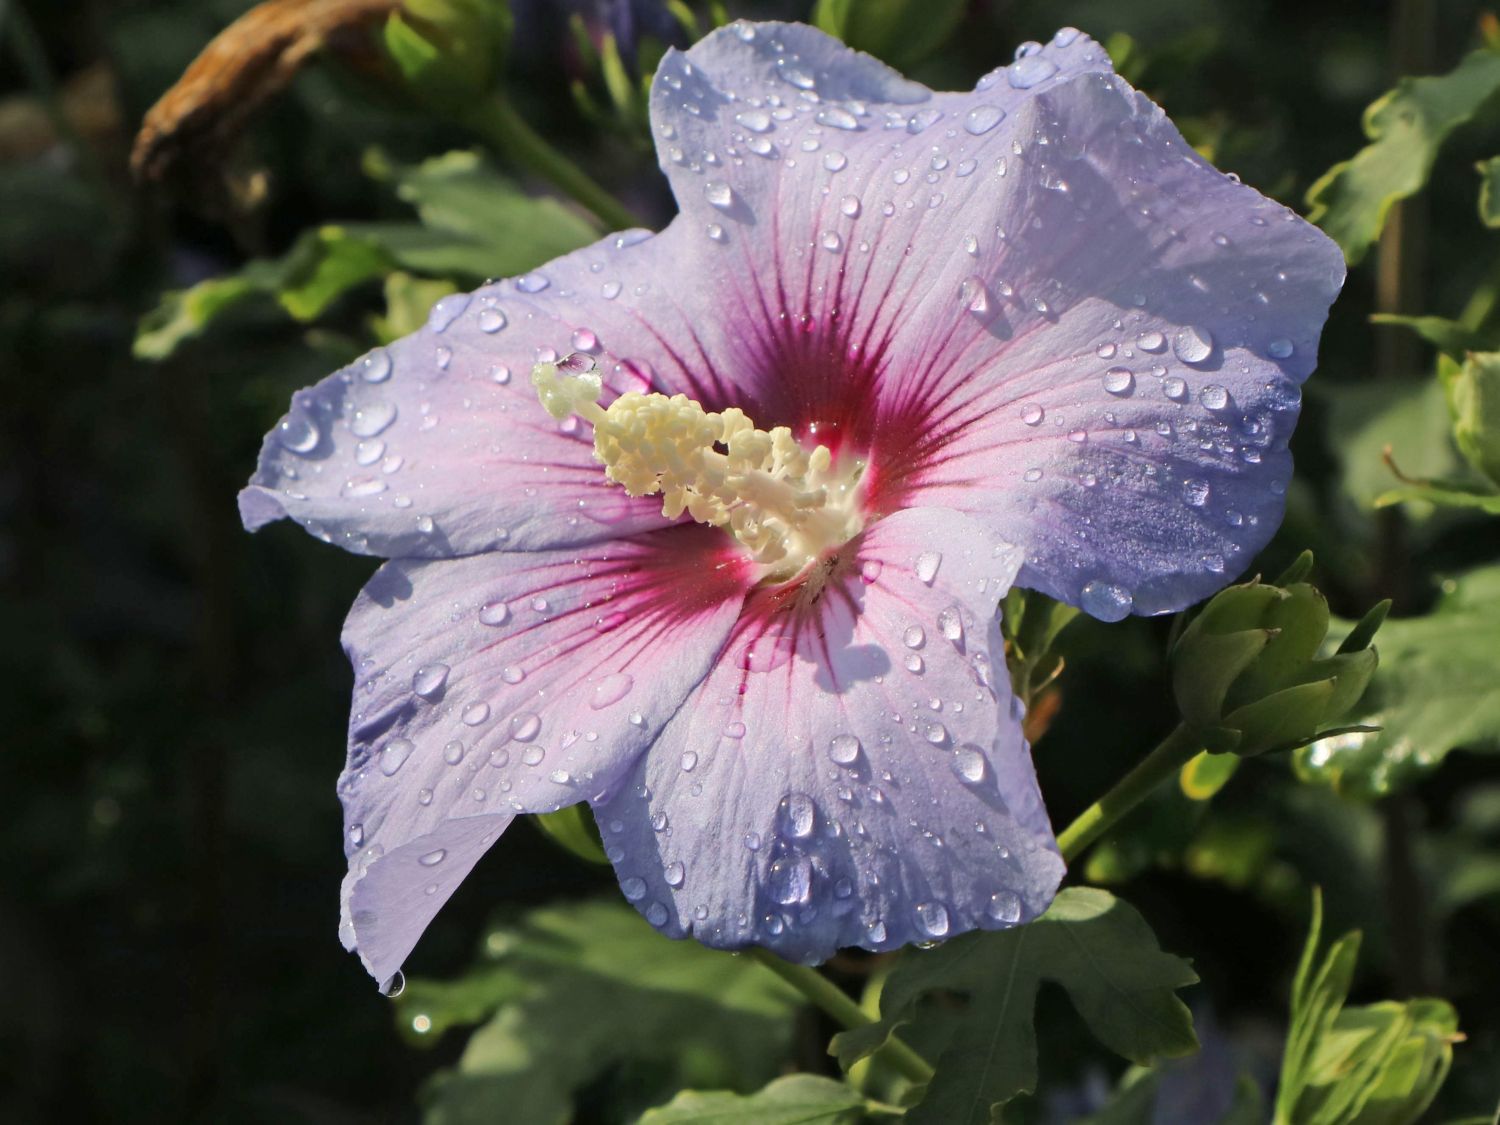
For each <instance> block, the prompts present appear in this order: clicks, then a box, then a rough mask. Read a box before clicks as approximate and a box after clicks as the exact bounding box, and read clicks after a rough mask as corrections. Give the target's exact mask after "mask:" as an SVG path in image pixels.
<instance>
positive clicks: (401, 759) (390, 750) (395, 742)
mask: <svg viewBox="0 0 1500 1125" xmlns="http://www.w3.org/2000/svg"><path fill="white" fill-rule="evenodd" d="M415 749H416V747H415V746H414V745H412V743H411V741H410V740H409V739H405V738H393V739H391V740H390V741H389V742H387V743H386V744H385V749H383V750H381V752H380V772H381V773H383V774H385V776H386V777H394V776H395V775H396V771H397V770H399V769H400V768H401V767H402V766H404V765H405V764H406V759H407V758H410V757H411V752H412V751H413V750H415Z"/></svg>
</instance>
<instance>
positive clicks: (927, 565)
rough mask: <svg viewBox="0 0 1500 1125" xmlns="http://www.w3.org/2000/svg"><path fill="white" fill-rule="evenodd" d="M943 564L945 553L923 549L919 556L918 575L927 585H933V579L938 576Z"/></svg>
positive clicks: (915, 568)
mask: <svg viewBox="0 0 1500 1125" xmlns="http://www.w3.org/2000/svg"><path fill="white" fill-rule="evenodd" d="M942 564H943V553H942V552H941V551H923V552H922V553H921V554H920V555H918V556H917V563H916V566H915V567H914V568H913V569H914V570H915V571H916V572H917V577H918V578H919V579H921V580H922V581H923V582H925V583H926V584H927V585H929V586H931V585H932V580H933V579H934V578H936V577H937V572H938V567H940V566H942Z"/></svg>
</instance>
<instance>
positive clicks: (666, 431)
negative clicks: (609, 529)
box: [531, 357, 865, 578]
mask: <svg viewBox="0 0 1500 1125" xmlns="http://www.w3.org/2000/svg"><path fill="white" fill-rule="evenodd" d="M570 358H571V357H570ZM565 362H566V361H565ZM531 382H532V385H533V386H535V387H536V390H537V397H538V398H539V399H540V400H541V403H542V405H543V406H544V407H545V408H546V410H547V412H548V413H549V414H551V415H552V416H553V417H554V418H556V419H558V420H562V419H564V418H567V417H568V416H569V415H570V414H576V415H577V416H578V417H580V418H583V419H585V420H586V421H588V422H590V423H592V424H593V427H594V456H595V458H597V459H598V460H599V462H600V463H602V464H603V465H604V472H605V475H606V476H607V477H608V478H609V479H610V480H612V481H614V482H615V483H617V484H620V485H623V486H624V488H625V491H626V492H628V493H629V494H630V495H631V496H651V495H654V494H656V493H658V492H659V493H661V495H662V514H663V515H664V516H666V517H667V518H668V519H676V518H677V517H678V516H680V515H681V514H682V513H683V512H687V513H688V514H689V515H690V516H692V518H693V519H695V520H697V521H698V522H699V523H706V524H709V525H711V526H713V527H721V528H723V529H724V530H726V531H727V532H729V534H731V535H733V536H734V537H735V538H736V539H737V540H739V541H740V542H741V543H743V544H744V545H745V547H746V548H748V549H749V551H750V553H751V555H752V556H753V557H754V558H755V560H756V561H757V562H759V563H763V564H765V565H766V566H769V567H771V568H772V571H771V576H772V577H776V578H790V577H792V576H793V575H795V574H797V573H798V572H799V571H801V570H802V569H803V567H805V566H807V565H808V564H809V563H810V562H813V561H814V560H816V559H817V558H819V557H820V556H821V555H823V554H824V552H826V551H828V550H831V549H833V548H835V547H839V546H842V545H843V544H844V543H846V542H848V541H849V540H850V539H852V538H853V537H854V536H855V535H858V534H859V532H860V531H861V530H862V529H863V527H864V517H863V515H862V513H861V511H860V505H859V502H858V501H859V485H860V480H861V477H862V476H863V474H864V468H865V465H864V462H863V461H857V460H856V461H853V462H851V463H849V464H848V465H846V466H845V467H844V468H843V469H842V470H839V471H835V470H834V467H833V454H832V453H831V452H830V451H829V449H828V447H827V446H824V445H820V446H818V447H816V448H815V449H813V450H812V451H811V452H808V451H807V450H805V449H803V448H802V446H800V445H799V444H798V443H797V441H796V439H794V438H793V437H792V431H791V430H789V429H788V428H787V427H785V426H777V427H776V428H775V429H773V430H769V431H768V430H759V429H756V428H755V424H754V423H753V422H752V421H751V420H750V419H749V418H748V417H746V415H745V412H744V411H743V410H740V409H739V408H738V407H731V408H730V409H728V410H726V411H724V412H723V413H721V414H719V413H712V412H710V411H706V410H704V409H703V407H702V406H701V405H699V404H698V403H696V402H694V401H693V400H692V399H690V398H688V397H687V396H686V395H673V396H671V397H670V398H668V397H667V396H666V395H661V394H640V393H637V392H635V391H631V392H629V393H627V394H623V395H621V396H620V397H619V398H617V399H615V401H614V402H612V403H610V405H609V409H608V410H605V409H603V408H602V407H600V406H599V397H600V395H601V394H602V393H603V386H602V383H601V381H600V378H599V376H598V375H597V374H595V373H593V372H592V371H589V372H585V373H584V374H581V375H577V376H568V375H564V374H563V373H562V372H561V371H559V370H558V367H557V365H556V364H551V363H538V364H537V365H536V366H535V367H533V368H532V370H531Z"/></svg>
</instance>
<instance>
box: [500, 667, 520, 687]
mask: <svg viewBox="0 0 1500 1125" xmlns="http://www.w3.org/2000/svg"><path fill="white" fill-rule="evenodd" d="M500 678H501V679H502V680H504V681H505V682H506V683H508V684H518V683H520V682H521V681H522V680H524V679H525V678H526V672H525V671H524V670H523V669H522V668H520V667H518V666H517V665H515V664H507V665H506V666H505V667H504V668H502V669H501V670H500Z"/></svg>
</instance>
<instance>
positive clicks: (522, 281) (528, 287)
mask: <svg viewBox="0 0 1500 1125" xmlns="http://www.w3.org/2000/svg"><path fill="white" fill-rule="evenodd" d="M551 284H552V281H551V279H550V278H548V277H547V275H546V274H540V273H527V274H522V275H521V276H520V277H518V278H516V288H517V289H519V290H520V291H521V292H522V293H540V292H541V291H542V290H543V289H545V288H547V286H549V285H551Z"/></svg>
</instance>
